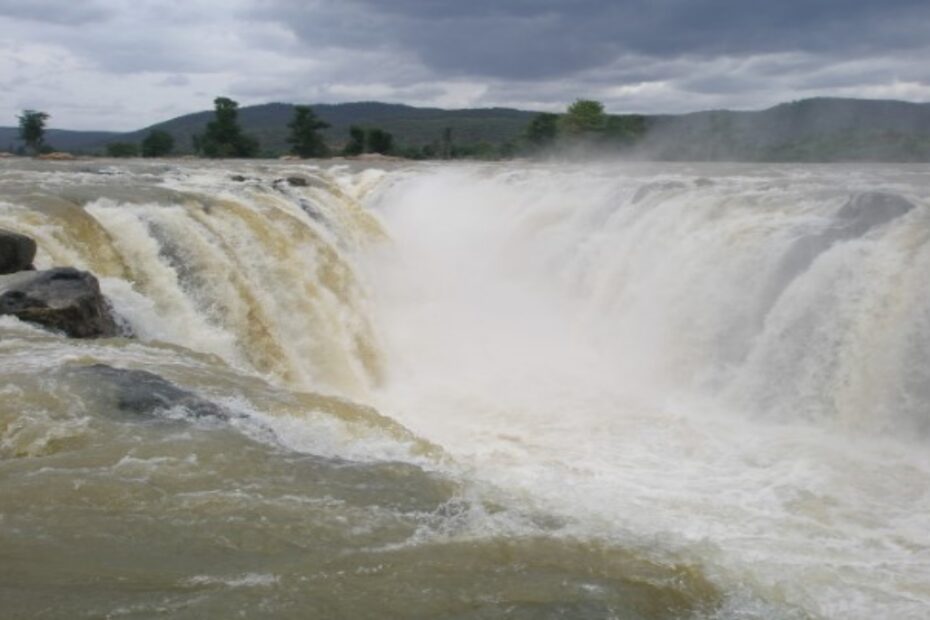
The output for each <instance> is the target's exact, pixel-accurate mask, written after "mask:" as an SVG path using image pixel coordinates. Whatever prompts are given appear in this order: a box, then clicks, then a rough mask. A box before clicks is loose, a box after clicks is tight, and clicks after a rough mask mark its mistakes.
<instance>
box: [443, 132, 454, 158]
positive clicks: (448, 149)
mask: <svg viewBox="0 0 930 620" xmlns="http://www.w3.org/2000/svg"><path fill="white" fill-rule="evenodd" d="M452 151H453V146H452V128H451V127H446V128H445V129H443V130H442V158H443V159H452Z"/></svg>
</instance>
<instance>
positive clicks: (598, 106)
mask: <svg viewBox="0 0 930 620" xmlns="http://www.w3.org/2000/svg"><path fill="white" fill-rule="evenodd" d="M606 127H607V115H606V114H604V104H602V103H601V102H599V101H592V100H590V99H578V100H577V101H575V103H573V104H571V105H570V106H568V110H567V111H566V112H565V114H563V115H562V117H561V118H560V119H559V128H560V129H561V130H562V131H564V132H565V133H566V134H568V135H570V136H583V135H591V134H598V133H601V132H603V131H604V129H605V128H606Z"/></svg>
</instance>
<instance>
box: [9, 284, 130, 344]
mask: <svg viewBox="0 0 930 620" xmlns="http://www.w3.org/2000/svg"><path fill="white" fill-rule="evenodd" d="M4 314H10V315H13V316H15V317H18V318H19V319H20V320H22V321H28V322H30V323H37V324H39V325H42V326H43V327H48V328H50V329H54V330H58V331H62V332H64V333H65V334H67V335H68V336H71V337H72V338H98V337H109V336H117V335H120V333H121V330H120V328H119V326H118V324H117V321H116V318H115V317H114V315H113V311H112V309H111V307H110V304H109V302H108V301H107V299H106V298H105V297H104V296H103V294H102V293H101V292H100V284H99V283H98V282H97V278H95V277H94V276H93V275H92V274H90V273H88V272H86V271H78V270H77V269H74V268H72V267H59V268H56V269H48V270H45V271H28V272H21V273H16V274H13V275H7V276H0V315H4Z"/></svg>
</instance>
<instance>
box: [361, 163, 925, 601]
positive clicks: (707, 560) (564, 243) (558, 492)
mask: <svg viewBox="0 0 930 620" xmlns="http://www.w3.org/2000/svg"><path fill="white" fill-rule="evenodd" d="M706 177H711V178H710V179H709V180H708V179H707V178H706ZM669 182H672V183H669ZM927 182H928V179H927V175H926V171H925V170H923V169H902V170H895V169H885V170H864V169H861V168H844V167H841V166H836V167H821V168H819V169H813V170H812V169H809V168H801V167H797V168H791V167H770V168H751V167H736V168H735V169H730V170H727V169H725V168H723V167H712V166H711V167H707V168H706V169H689V168H687V167H678V168H675V169H672V170H670V171H669V170H668V169H664V170H663V169H658V168H654V169H649V168H624V167H620V166H606V165H604V166H597V167H579V168H574V169H555V168H552V167H539V168H526V169H514V168H508V167H502V168H496V167H476V168H463V169H455V168H441V169H435V170H433V171H429V172H422V171H418V172H415V173H411V174H409V175H407V176H406V177H405V178H399V179H395V180H394V182H393V183H391V184H390V185H389V186H387V187H385V188H384V189H383V190H382V191H381V192H380V193H379V195H378V196H377V198H376V199H373V200H372V202H371V206H372V208H374V209H375V211H376V212H377V213H378V214H379V215H380V216H381V217H382V219H383V221H384V223H385V228H386V229H387V232H388V234H389V236H390V237H391V238H392V240H393V244H392V245H391V246H390V247H388V248H382V250H381V251H380V252H377V253H376V254H375V255H374V256H373V257H372V258H371V260H370V261H369V262H370V266H369V281H370V283H371V286H372V287H373V289H374V290H375V291H376V293H375V299H376V303H375V313H376V318H375V323H376V326H377V329H379V330H380V331H381V334H382V337H383V339H384V340H385V343H386V344H385V346H386V351H387V352H386V356H387V367H388V369H389V374H388V380H387V383H386V385H385V387H384V389H383V390H381V391H380V393H378V394H377V395H376V397H375V402H376V406H377V407H378V409H379V410H380V411H381V412H382V413H385V414H387V415H389V416H391V417H393V418H395V419H397V420H398V421H400V422H401V423H403V424H405V425H406V426H407V427H408V428H410V429H411V430H413V431H414V432H415V433H417V434H419V435H421V436H423V437H425V438H427V439H429V440H431V441H434V442H436V443H438V444H439V445H441V446H443V447H444V448H445V449H446V450H448V451H449V452H451V453H452V454H453V455H454V456H455V457H456V459H457V460H458V462H459V463H460V464H462V466H463V467H464V468H466V470H468V471H469V473H470V475H472V476H474V477H476V478H478V479H481V480H485V481H488V482H490V483H492V484H494V485H497V486H499V487H502V488H505V489H508V490H509V491H510V492H512V493H514V494H516V495H517V496H520V497H523V499H524V501H526V502H529V503H534V504H535V505H537V506H542V507H543V508H544V509H545V510H547V511H550V512H553V513H556V514H561V515H565V516H567V517H570V518H572V519H574V520H575V522H576V524H577V527H578V528H579V530H580V531H581V532H584V533H585V534H586V535H591V536H596V537H604V538H608V539H615V540H619V541H622V542H623V543H624V544H627V545H629V544H634V545H643V546H650V545H651V546H655V547H659V548H665V549H675V550H678V552H680V553H682V554H684V555H686V556H687V557H691V558H692V559H693V560H694V561H697V562H700V563H701V564H702V565H703V566H705V568H706V570H708V571H709V572H710V573H711V574H712V575H715V576H716V577H717V578H718V579H719V580H720V582H721V583H724V584H727V587H728V588H729V589H730V591H731V592H737V593H738V592H740V591H742V590H745V591H747V592H751V593H754V594H756V595H761V596H762V597H764V599H766V600H767V601H769V602H770V603H773V604H775V605H777V608H778V609H780V610H781V611H773V612H771V614H772V615H773V616H774V617H782V615H785V614H787V613H788V612H787V611H785V610H786V609H792V608H797V609H800V610H803V611H804V612H806V613H809V614H813V615H816V616H823V617H829V618H863V619H866V618H914V619H917V618H925V617H927V615H928V614H930V453H928V450H927V441H928V439H930V438H928V436H927V430H928V423H930V398H928V389H930V287H928V286H927V279H926V277H927V274H928V273H930V208H928V205H930V201H928V196H930V190H928V185H927ZM647 184H653V186H654V187H653V191H651V192H650V193H647V194H645V197H643V195H642V193H641V194H640V196H639V198H638V199H637V200H634V197H635V196H636V193H637V191H638V190H639V189H640V188H642V187H643V186H644V185H647ZM873 190H882V191H890V192H895V193H898V194H899V195H901V196H903V197H905V198H906V199H908V200H910V201H911V202H912V203H913V204H914V205H915V208H914V209H912V210H911V211H910V212H908V213H906V214H904V215H902V216H900V217H898V218H896V219H894V220H892V221H891V222H888V223H885V224H883V225H879V226H876V227H874V228H872V229H871V230H869V231H867V232H866V234H864V235H863V236H857V237H855V238H844V239H841V240H838V241H833V242H830V241H829V240H828V241H824V242H823V243H822V244H821V245H822V247H817V248H816V251H815V252H808V254H813V257H812V258H811V259H810V260H801V261H800V262H801V264H802V267H803V269H801V270H800V272H799V273H795V272H798V271H799V270H798V269H794V270H793V271H790V272H787V273H789V275H790V277H786V276H785V273H786V269H785V267H784V265H786V264H789V263H787V262H786V261H787V260H794V258H793V257H792V256H791V253H792V252H793V251H794V252H797V248H798V247H800V246H799V245H798V242H799V240H803V239H805V238H807V239H815V240H816V239H820V240H823V239H825V238H827V237H824V236H823V235H824V233H825V231H829V230H831V226H835V225H836V222H835V218H836V214H837V212H838V211H839V210H840V209H841V208H842V206H843V205H844V203H845V202H846V201H847V200H849V198H850V197H851V196H853V195H856V194H857V193H860V192H866V191H873ZM808 245H809V247H810V246H815V245H817V243H814V242H811V243H810V244H808ZM808 263H809V264H808ZM785 280H786V281H785ZM773 289H774V290H776V294H773V293H771V292H770V291H772V290H773ZM737 598H739V597H738V596H737ZM733 605H734V608H733V609H731V610H730V612H729V613H732V614H733V615H734V616H736V617H739V614H740V613H746V614H748V613H750V611H751V610H750V609H749V607H751V606H752V605H753V604H747V605H748V607H745V608H741V607H740V604H739V603H738V602H734V603H733ZM760 613H764V614H768V613H769V612H760Z"/></svg>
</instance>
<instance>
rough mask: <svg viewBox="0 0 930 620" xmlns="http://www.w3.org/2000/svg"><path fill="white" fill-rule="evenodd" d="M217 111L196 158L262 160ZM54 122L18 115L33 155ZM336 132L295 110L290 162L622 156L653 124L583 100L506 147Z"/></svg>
mask: <svg viewBox="0 0 930 620" xmlns="http://www.w3.org/2000/svg"><path fill="white" fill-rule="evenodd" d="M213 103H214V110H213V119H212V120H210V121H209V122H208V123H207V125H206V127H205V128H204V131H203V132H202V133H199V134H195V135H194V136H193V138H192V142H193V144H192V146H193V149H194V152H195V153H196V154H197V155H199V156H201V157H208V158H254V157H260V156H262V152H261V149H260V144H259V141H258V139H256V138H255V137H254V136H251V135H248V134H246V133H244V132H243V130H242V127H241V126H240V124H239V119H238V115H239V104H238V103H237V102H236V101H233V100H232V99H229V98H228V97H217V98H216V99H215V100H214V102H213ZM49 118H50V116H49V114H47V113H46V112H42V111H37V110H24V111H23V113H22V114H21V115H19V117H18V120H19V136H20V139H21V140H22V142H23V144H24V146H25V150H26V151H28V152H31V153H33V154H40V153H44V152H49V151H51V150H53V148H52V147H51V145H49V144H47V143H46V142H45V125H46V122H47V121H48V119H49ZM329 127H330V125H329V124H328V123H326V122H325V121H323V120H321V119H320V118H319V117H317V116H316V114H315V113H314V112H313V109H312V108H311V107H310V106H307V105H298V106H295V107H294V116H293V118H292V120H291V121H290V122H289V123H288V124H287V128H288V136H287V143H288V144H289V145H290V149H289V152H290V154H291V155H293V156H296V157H301V158H310V157H330V156H333V155H344V156H358V155H363V154H366V153H376V154H381V155H393V156H399V157H404V158H408V159H462V158H468V159H507V158H511V157H514V156H520V155H522V156H533V155H538V154H545V153H547V152H552V151H555V150H557V149H560V148H564V147H579V146H581V147H597V148H613V149H617V148H625V147H629V146H631V145H633V144H634V143H635V142H636V141H638V140H639V139H640V138H642V136H643V135H644V134H645V132H646V130H647V119H646V117H645V116H641V115H635V114H631V115H622V116H617V115H608V114H607V113H605V111H604V106H603V104H601V103H600V102H598V101H593V100H589V99H579V100H577V101H575V102H574V103H572V104H571V105H569V106H568V108H567V109H566V111H565V112H564V113H563V114H555V113H549V112H543V113H539V114H537V115H536V116H535V117H534V118H533V119H532V120H531V121H530V123H529V124H528V125H527V127H526V129H525V131H524V132H523V135H521V136H520V137H519V138H518V139H516V140H511V141H505V142H503V143H501V144H490V143H487V142H479V143H469V144H457V143H456V142H455V140H454V136H453V129H452V128H451V127H447V128H445V129H444V130H443V131H442V134H441V136H440V137H439V139H437V140H434V141H433V142H432V143H430V144H426V145H423V146H413V145H406V146H403V145H399V144H397V143H396V141H395V140H394V136H393V135H392V134H391V133H389V132H387V131H385V130H384V129H381V128H378V127H361V126H356V125H353V126H352V127H350V128H349V140H348V142H347V143H346V144H345V145H344V146H343V147H342V148H341V149H338V150H334V149H332V148H330V147H329V146H328V145H327V144H326V141H325V140H324V138H323V136H322V134H321V133H320V132H321V131H322V130H324V129H327V128H329ZM105 148H106V154H107V155H108V156H110V157H138V156H142V157H164V156H167V155H171V154H173V153H174V152H175V139H174V137H173V136H172V135H171V134H170V133H168V132H167V131H164V130H160V129H154V130H152V131H150V132H149V133H148V135H147V136H146V137H145V138H144V139H143V140H142V142H141V143H140V144H136V143H133V142H111V143H109V144H107V145H106V147H105Z"/></svg>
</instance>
